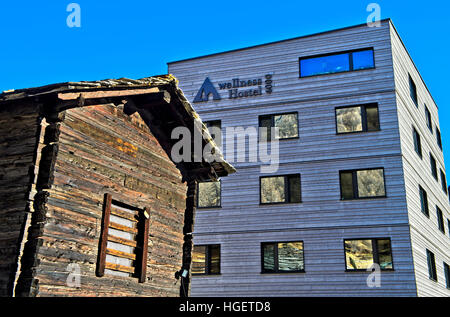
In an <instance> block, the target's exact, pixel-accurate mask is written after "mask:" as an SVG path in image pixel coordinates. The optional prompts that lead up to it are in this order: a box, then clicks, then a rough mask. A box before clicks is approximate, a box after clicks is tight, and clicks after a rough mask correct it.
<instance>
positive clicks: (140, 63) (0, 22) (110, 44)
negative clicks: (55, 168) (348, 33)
mask: <svg viewBox="0 0 450 317" xmlns="http://www.w3.org/2000/svg"><path fill="white" fill-rule="evenodd" d="M71 2H76V3H78V4H79V5H80V7H81V28H69V27H67V25H66V18H67V16H68V15H69V13H68V12H66V7H67V5H68V4H69V3H71ZM371 2H377V3H378V4H379V5H380V7H381V18H388V17H390V18H391V19H392V20H393V22H394V24H395V26H396V28H397V30H398V32H399V33H400V36H401V37H402V39H403V41H404V43H405V45H406V47H407V48H408V50H409V52H410V54H411V56H412V58H413V60H414V62H415V63H416V65H417V67H418V69H419V71H420V73H421V75H422V77H423V78H424V80H425V82H426V83H427V86H428V88H429V89H430V91H431V93H432V95H433V97H434V99H435V101H436V102H437V104H438V107H439V115H440V123H441V133H442V138H443V144H444V155H445V157H446V158H449V157H450V156H449V155H450V149H447V146H450V143H449V142H447V140H448V139H449V137H450V108H449V104H450V94H449V93H448V88H447V85H448V82H449V81H448V78H447V76H448V74H449V73H450V59H449V56H450V54H449V50H450V43H449V37H450V36H449V34H450V33H449V30H450V27H449V24H448V22H447V21H448V14H449V12H450V4H449V2H448V1H428V2H426V3H425V4H424V2H422V1H392V0H390V1H379V0H378V1H377V0H372V1H362V0H359V1H354V0H347V1H335V0H333V1H300V0H297V1H282V0H278V1H235V0H226V1H225V0H223V1H211V0H210V1H178V0H172V1H170V2H169V1H148V0H147V1H144V0H142V1H138V0H128V1H120V3H119V1H111V0H109V1H105V0H95V1H93V0H78V1H77V0H69V1H65V0H40V1H31V0H30V1H20V0H15V1H2V4H1V6H0V30H1V35H2V37H1V42H0V43H1V44H0V61H1V68H0V69H1V71H0V91H3V90H7V89H13V88H15V89H17V88H26V87H33V86H40V85H45V84H50V83H55V82H65V81H80V80H98V79H105V78H119V77H129V78H141V77H146V76H150V75H158V74H164V73H166V72H167V65H166V62H169V61H174V60H179V59H184V58H188V57H194V56H198V55H205V54H209V53H215V52H220V51H224V50H230V49H235V48H240V47H245V46H251V45H256V44H262V43H266V42H271V41H276V40H281V39H286V38H291V37H296V36H301V35H307V34H311V33H317V32H321V31H327V30H331V29H335V28H341V27H345V26H351V25H356V24H361V23H365V22H366V18H367V16H368V14H369V13H368V12H366V7H367V5H368V4H369V3H371Z"/></svg>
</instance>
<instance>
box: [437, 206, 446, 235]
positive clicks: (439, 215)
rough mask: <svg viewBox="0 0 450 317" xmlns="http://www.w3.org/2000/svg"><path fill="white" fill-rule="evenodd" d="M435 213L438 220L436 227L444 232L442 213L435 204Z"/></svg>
mask: <svg viewBox="0 0 450 317" xmlns="http://www.w3.org/2000/svg"><path fill="white" fill-rule="evenodd" d="M436 215H437V221H438V228H439V230H440V231H441V232H442V233H445V226H444V215H443V214H442V210H441V209H440V208H439V207H438V206H436Z"/></svg>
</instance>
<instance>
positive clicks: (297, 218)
mask: <svg viewBox="0 0 450 317" xmlns="http://www.w3.org/2000/svg"><path fill="white" fill-rule="evenodd" d="M390 33H391V31H390V25H389V23H388V22H383V23H382V26H381V27H380V28H368V27H366V26H360V27H355V28H350V29H345V30H341V31H336V32H332V33H326V34H320V35H317V36H313V37H307V38H299V39H294V40H291V41H285V42H282V43H274V44H269V45H265V46H262V47H255V48H249V49H246V50H242V51H236V52H229V53H223V54H220V55H214V56H209V57H204V58H199V59H193V60H189V61H184V62H183V61H182V62H176V63H171V64H169V73H172V74H174V75H175V76H176V77H177V78H178V79H179V81H180V86H181V88H182V89H183V91H184V93H185V94H186V96H187V97H188V99H189V100H190V101H192V100H193V98H194V97H195V95H196V94H197V91H198V89H199V88H200V86H201V85H202V83H203V81H204V79H205V78H206V77H209V78H210V79H211V81H212V82H213V84H215V85H216V86H217V84H218V83H219V82H225V81H229V80H231V79H232V78H238V77H239V78H240V79H254V78H259V77H263V76H264V75H265V74H268V73H270V74H272V75H273V93H272V94H271V95H262V96H257V97H248V98H242V99H234V100H229V99H228V97H227V95H226V92H223V91H220V90H219V92H220V93H222V97H223V98H222V100H220V101H212V100H210V101H209V102H203V103H195V104H193V105H194V107H195V109H196V110H197V111H198V112H199V114H200V115H201V117H202V119H203V120H214V119H220V120H221V121H222V127H223V128H226V127H236V126H244V127H248V126H254V127H257V126H258V116H259V115H262V114H271V113H280V112H291V111H297V112H298V115H299V138H298V139H293V140H283V141H280V168H279V172H278V173H277V174H287V173H300V174H301V179H302V199H303V202H302V203H300V204H286V205H264V206H260V205H259V176H261V175H263V174H260V169H259V165H260V163H249V162H246V163H239V162H232V163H233V165H234V166H235V167H236V168H237V170H238V172H237V173H236V174H234V175H232V176H230V177H227V178H226V179H223V180H222V207H221V208H210V209H199V210H197V214H196V222H195V232H194V243H196V244H214V243H220V244H221V252H222V259H221V267H222V274H221V275H220V276H215V277H212V276H204V277H194V278H193V281H192V295H193V296H199V295H216V296H232V295H236V296H241V295H242V296H244V295H248V296H276V295H285V296H302V295H306V296H311V295H317V296H328V295H335V296H336V295H349V296H361V295H367V296H372V295H373V296H380V295H382V296H388V295H398V296H400V295H405V296H415V295H416V289H415V276H414V268H413V262H412V257H411V254H412V250H411V244H410V230H409V223H408V221H409V220H408V212H407V201H406V193H405V183H404V176H403V170H404V167H403V160H402V151H401V144H400V134H399V126H398V117H397V115H398V112H397V108H396V107H397V106H396V103H397V100H396V95H395V86H394V77H393V71H392V69H393V65H392V56H391V42H390ZM365 47H373V48H374V52H375V63H376V68H375V69H371V70H363V71H357V72H349V73H340V74H332V75H324V76H317V77H310V78H299V67H298V58H299V57H301V56H309V55H315V54H323V53H330V52H339V51H346V50H351V49H358V48H365ZM370 102H378V104H379V114H380V126H381V130H380V131H377V132H370V133H355V134H348V135H336V127H335V111H334V109H335V107H338V106H345V105H353V104H361V103H370ZM430 108H431V107H430ZM226 154H227V153H226V151H225V155H226ZM228 159H229V158H227V160H228ZM372 167H384V170H385V179H386V191H387V197H386V198H377V199H364V200H359V201H358V200H355V201H345V202H343V201H340V190H339V170H344V169H358V168H362V169H363V168H372ZM377 237H390V238H391V239H392V245H393V257H394V258H393V260H394V265H395V271H394V272H386V273H383V274H382V287H381V288H380V289H372V288H368V287H367V285H366V282H365V281H366V278H367V275H368V274H367V273H348V272H345V261H344V250H343V239H347V238H377ZM278 240H280V241H289V240H302V241H304V244H305V260H306V273H301V274H287V275H283V274H269V275H265V274H264V275H262V274H260V269H261V263H260V243H261V242H264V241H278Z"/></svg>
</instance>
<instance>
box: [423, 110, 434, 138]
mask: <svg viewBox="0 0 450 317" xmlns="http://www.w3.org/2000/svg"><path fill="white" fill-rule="evenodd" d="M424 107H425V121H426V122H427V127H428V130H430V132H431V134H433V120H432V118H431V112H430V110H429V109H428V107H427V105H426V104H424Z"/></svg>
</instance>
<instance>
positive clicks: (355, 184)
mask: <svg viewBox="0 0 450 317" xmlns="http://www.w3.org/2000/svg"><path fill="white" fill-rule="evenodd" d="M379 169H382V170H383V185H384V195H383V196H372V197H357V196H358V177H357V172H358V171H371V170H379ZM350 172H351V173H352V185H353V196H354V197H353V198H343V195H342V184H341V173H350ZM339 189H340V197H341V198H340V200H341V201H351V200H362V199H380V198H387V197H388V195H387V188H386V174H385V172H384V167H371V168H360V169H351V170H340V171H339Z"/></svg>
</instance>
